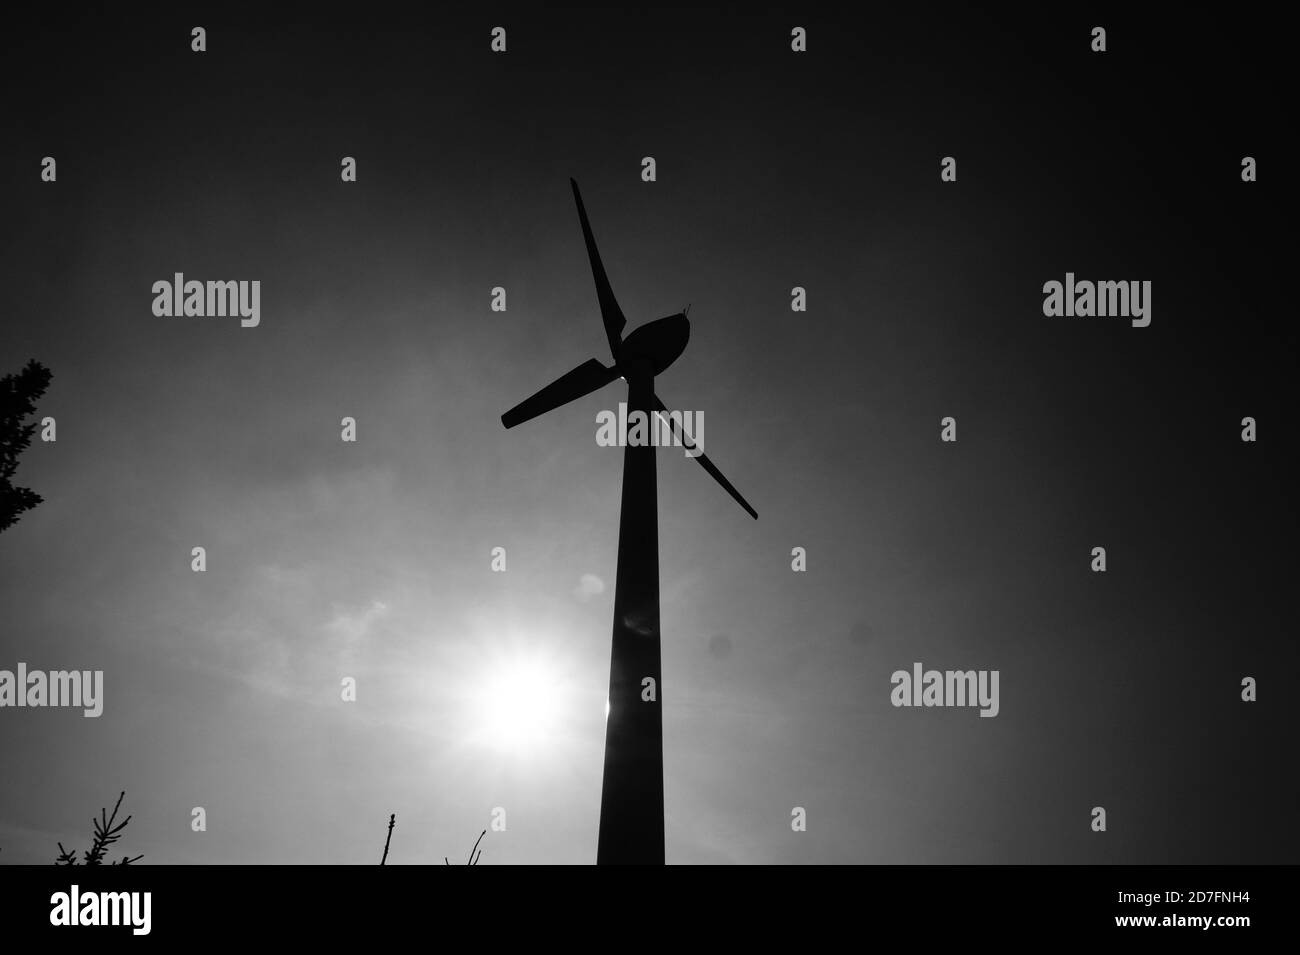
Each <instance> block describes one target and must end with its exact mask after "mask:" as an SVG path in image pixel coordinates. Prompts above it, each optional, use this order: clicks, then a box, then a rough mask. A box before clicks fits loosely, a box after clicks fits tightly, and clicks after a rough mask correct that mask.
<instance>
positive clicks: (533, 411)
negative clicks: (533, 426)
mask: <svg viewBox="0 0 1300 955" xmlns="http://www.w3.org/2000/svg"><path fill="white" fill-rule="evenodd" d="M617 377H619V372H618V369H617V368H606V367H605V366H604V365H602V364H601V363H600V362H598V361H596V359H594V358H588V359H587V360H586V361H584V362H583V363H582V364H581V365H579V366H578V367H577V368H575V369H573V371H570V372H567V373H566V374H563V375H561V376H560V377H559V378H557V379H555V381H553V382H551V383H550V384H549V385H547V386H546V387H545V388H543V389H542V390H541V391H539V392H537V394H535V395H533V396H532V397H529V398H525V399H524V400H523V401H521V402H519V404H517V405H515V406H514V407H513V408H511V409H510V410H509V411H507V412H506V413H505V414H503V415H502V416H501V423H502V424H503V425H505V426H506V427H507V428H513V427H514V426H515V425H517V424H523V423H524V422H525V421H528V420H530V419H532V418H536V417H537V416H538V415H542V414H546V412H548V411H551V410H553V409H555V408H558V407H560V405H567V404H568V403H569V402H570V401H576V400H577V399H578V398H581V397H582V396H583V395H588V394H591V393H592V392H593V391H595V390H596V389H597V388H601V387H603V386H605V385H607V384H609V383H610V382H611V381H613V380H614V379H615V378H617Z"/></svg>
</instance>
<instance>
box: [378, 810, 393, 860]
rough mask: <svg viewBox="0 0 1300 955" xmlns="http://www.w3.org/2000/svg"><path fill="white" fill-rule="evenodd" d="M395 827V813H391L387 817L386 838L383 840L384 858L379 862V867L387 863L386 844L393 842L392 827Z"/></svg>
mask: <svg viewBox="0 0 1300 955" xmlns="http://www.w3.org/2000/svg"><path fill="white" fill-rule="evenodd" d="M395 825H397V813H393V814H392V815H391V816H389V817H388V838H387V839H385V840H384V857H383V858H382V859H380V860H379V864H380V865H383V864H384V863H385V862H387V861H388V844H389V843H390V842H392V841H393V826H395Z"/></svg>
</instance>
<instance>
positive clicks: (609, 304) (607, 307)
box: [569, 179, 627, 359]
mask: <svg viewBox="0 0 1300 955" xmlns="http://www.w3.org/2000/svg"><path fill="white" fill-rule="evenodd" d="M569 184H570V185H571V186H573V198H574V199H575V200H577V203H578V219H579V220H580V221H581V222H582V237H583V239H584V240H586V243H587V258H589V259H590V260H591V276H592V278H594V279H595V280H596V298H597V299H599V300H600V317H601V319H602V320H603V321H604V323H605V337H606V338H608V339H609V350H610V353H611V354H613V356H614V358H615V359H617V358H618V346H619V343H620V342H621V341H622V340H623V326H625V325H626V324H627V319H626V318H624V317H623V310H622V309H621V308H619V307H618V299H616V298H614V290H613V289H612V288H610V285H609V276H607V275H606V274H605V266H604V265H603V264H601V261H600V251H599V250H598V249H597V248H596V237H595V236H594V235H592V234H591V223H590V222H588V221H587V209H586V207H585V206H583V204H582V193H580V192H579V191H578V183H577V180H575V179H570V180H569Z"/></svg>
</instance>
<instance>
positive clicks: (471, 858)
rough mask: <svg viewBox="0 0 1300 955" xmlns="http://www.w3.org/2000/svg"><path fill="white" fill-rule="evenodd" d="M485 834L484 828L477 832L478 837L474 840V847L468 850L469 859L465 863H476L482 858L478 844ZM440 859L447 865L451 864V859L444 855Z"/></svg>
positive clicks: (481, 851)
mask: <svg viewBox="0 0 1300 955" xmlns="http://www.w3.org/2000/svg"><path fill="white" fill-rule="evenodd" d="M486 835H487V830H486V829H484V830H483V831H482V832H480V833H479V834H478V838H477V839H475V840H474V848H473V849H470V850H469V861H468V862H466V863H465V864H466V865H478V860H479V859H481V858H483V850H481V849H479V847H478V844H479V843H480V842H482V841H483V837H484V836H486ZM475 852H478V855H475V854H474V853H475ZM442 861H443V862H445V863H446V864H447V865H451V860H450V859H448V858H447V857H446V856H443V857H442Z"/></svg>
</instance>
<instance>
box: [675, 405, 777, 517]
mask: <svg viewBox="0 0 1300 955" xmlns="http://www.w3.org/2000/svg"><path fill="white" fill-rule="evenodd" d="M655 411H656V412H659V413H660V420H661V421H667V422H668V424H669V425H670V426H671V427H672V429H673V433H674V434H675V435H677V437H678V439H680V440H681V442H682V445H683V446H685V447H687V448H690V449H691V450H694V449H695V444H694V442H692V441H691V439H690V438H688V437H687V436H686V433H685V431H684V430H683V429H682V428H681V427H680V426H679V425H678V423H677V422H676V421H674V420H673V417H672V415H670V414H669V413H668V409H667V408H665V407H664V403H663V402H662V401H660V400H659V397H658V396H657V395H656V396H655ZM695 460H696V461H699V462H700V467H702V468H704V470H706V471H708V472H709V476H710V477H712V478H713V480H715V481H717V482H718V483H719V484H721V485H722V489H723V490H724V491H726V492H727V493H728V494H730V495H731V496H732V497H734V498H735V499H736V503H737V504H739V505H740V506H741V507H743V508H744V509H745V510H746V511H747V512H748V514H749V516H750V517H752V518H753V519H754V520H758V511H756V510H754V509H753V508H752V507H750V506H749V502H748V501H747V500H745V499H744V498H743V497H741V495H740V492H739V491H737V490H736V489H735V487H733V486H732V484H731V482H730V481H728V480H727V479H726V478H725V477H724V476H723V474H722V472H721V471H719V470H718V468H717V466H716V465H715V464H714V463H713V462H712V461H710V460H709V458H708V456H707V455H706V454H704V452H703V451H701V452H700V453H699V455H698V456H697V457H696V458H695Z"/></svg>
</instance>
